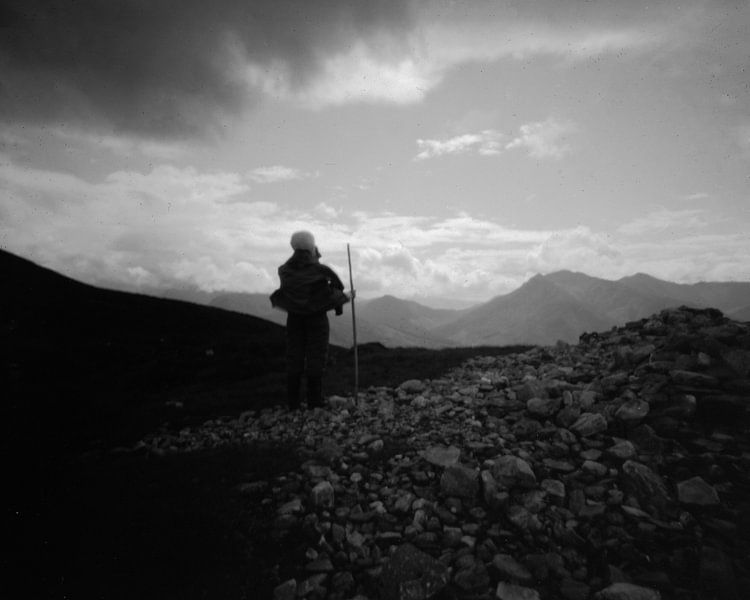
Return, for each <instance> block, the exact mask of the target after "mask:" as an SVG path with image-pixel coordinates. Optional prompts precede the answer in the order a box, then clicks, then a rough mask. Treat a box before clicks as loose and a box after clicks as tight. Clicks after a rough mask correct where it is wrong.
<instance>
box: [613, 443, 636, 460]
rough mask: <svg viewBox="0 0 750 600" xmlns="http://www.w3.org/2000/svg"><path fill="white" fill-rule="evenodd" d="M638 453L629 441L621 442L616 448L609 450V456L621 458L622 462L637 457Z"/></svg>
mask: <svg viewBox="0 0 750 600" xmlns="http://www.w3.org/2000/svg"><path fill="white" fill-rule="evenodd" d="M636 453H637V451H636V449H635V446H634V445H633V443H632V442H630V441H628V440H621V441H619V442H617V443H616V444H615V445H614V446H610V447H609V448H607V454H609V455H610V456H614V457H615V458H619V459H621V460H628V459H630V458H633V457H634V456H635V455H636Z"/></svg>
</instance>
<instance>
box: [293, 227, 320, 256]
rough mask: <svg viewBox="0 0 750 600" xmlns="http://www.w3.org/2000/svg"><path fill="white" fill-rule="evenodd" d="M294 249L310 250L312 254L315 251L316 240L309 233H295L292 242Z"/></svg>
mask: <svg viewBox="0 0 750 600" xmlns="http://www.w3.org/2000/svg"><path fill="white" fill-rule="evenodd" d="M290 243H291V244H292V248H294V249H295V250H309V251H310V252H314V251H315V238H314V237H313V234H312V233H310V232H309V231H295V232H294V233H293V234H292V239H291V240H290Z"/></svg>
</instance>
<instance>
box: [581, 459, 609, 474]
mask: <svg viewBox="0 0 750 600" xmlns="http://www.w3.org/2000/svg"><path fill="white" fill-rule="evenodd" d="M581 470H582V471H583V472H584V473H589V474H591V475H594V476H595V477H604V476H605V475H606V474H607V472H608V471H609V469H608V468H607V467H606V465H603V464H602V463H600V462H596V461H595V460H586V461H584V462H583V464H582V465H581Z"/></svg>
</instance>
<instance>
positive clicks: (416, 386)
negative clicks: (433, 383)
mask: <svg viewBox="0 0 750 600" xmlns="http://www.w3.org/2000/svg"><path fill="white" fill-rule="evenodd" d="M425 387H426V386H425V384H424V383H423V382H422V381H420V380H419V379H408V380H407V381H404V382H403V383H402V384H401V385H400V386H398V389H399V390H401V391H402V392H406V393H407V394H418V393H420V392H423V391H424V390H425Z"/></svg>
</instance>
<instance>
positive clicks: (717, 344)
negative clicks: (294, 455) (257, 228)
mask: <svg viewBox="0 0 750 600" xmlns="http://www.w3.org/2000/svg"><path fill="white" fill-rule="evenodd" d="M360 396H361V397H360V398H359V402H358V403H357V404H356V405H355V403H354V402H353V401H352V399H351V398H342V397H335V396H334V397H332V398H330V399H329V406H328V408H327V409H325V410H320V409H319V410H316V411H314V412H313V411H311V412H304V413H300V412H296V413H294V412H289V411H287V410H286V409H281V408H277V409H268V410H263V411H257V412H253V411H251V412H247V413H244V414H243V415H242V416H240V417H239V418H238V419H234V420H223V421H209V422H207V423H205V424H204V425H203V426H202V427H200V428H195V429H192V430H191V429H184V430H182V431H180V432H175V433H167V432H160V433H158V434H155V435H153V436H150V437H149V438H147V439H145V440H144V441H142V442H141V443H140V446H141V447H147V448H149V449H150V450H152V451H154V452H156V453H164V452H181V451H191V450H197V449H205V448H207V447H215V446H217V445H220V444H230V443H233V444H236V443H258V442H271V443H280V444H295V447H296V448H297V452H298V454H299V456H300V467H299V469H298V470H296V471H294V472H289V473H283V474H279V475H278V476H277V477H275V478H274V479H272V480H267V481H266V480H261V481H243V482H240V483H239V485H238V488H237V489H238V492H239V493H240V494H242V496H243V498H244V500H243V501H244V502H246V503H248V504H250V505H253V506H257V507H261V506H263V507H266V509H269V507H270V509H271V510H272V512H271V514H272V515H273V518H274V519H275V520H274V521H273V524H272V526H271V528H270V529H271V531H272V535H273V536H276V537H277V538H279V539H283V538H284V536H288V535H291V532H296V533H295V535H296V536H297V537H298V539H301V540H303V543H304V545H305V547H306V549H305V553H304V559H303V560H301V561H300V564H299V565H295V566H294V569H291V570H290V568H289V567H290V565H284V567H285V568H286V572H287V573H289V572H291V571H293V572H294V573H295V574H296V576H294V577H289V578H287V579H286V580H284V581H282V580H279V582H278V586H277V587H276V589H275V591H274V598H275V599H276V600H292V599H293V598H330V599H344V598H356V599H358V600H363V599H366V598H373V599H374V598H382V599H385V600H407V599H408V600H426V599H428V598H476V599H490V598H497V599H500V600H534V599H558V598H560V599H565V600H586V599H588V598H594V599H598V600H652V599H658V598H665V599H667V598H679V599H691V600H699V599H701V600H703V599H720V600H726V599H736V600H739V599H741V598H750V426H749V423H750V419H749V418H748V417H749V414H750V413H749V410H750V323H744V324H742V323H736V322H732V321H730V320H728V319H726V318H725V317H724V316H723V315H722V314H721V313H720V312H719V311H717V310H713V309H705V310H697V309H689V308H685V307H682V308H680V309H670V310H665V311H662V312H661V313H659V314H658V315H654V316H653V317H651V318H648V319H643V320H640V321H637V322H632V323H628V324H627V325H625V326H624V327H620V328H615V329H612V330H611V331H609V332H606V333H598V334H584V335H582V336H581V338H580V341H579V344H577V345H568V344H564V343H558V344H557V345H556V346H553V347H545V348H534V349H532V350H530V351H528V352H525V353H523V354H515V355H510V356H497V357H492V356H488V357H482V358H474V359H471V360H469V361H467V362H466V363H465V364H464V365H463V366H462V367H460V368H457V369H454V370H453V371H451V372H449V373H447V374H446V375H445V376H444V377H442V378H440V379H433V380H425V381H421V380H410V381H405V382H404V383H403V384H402V385H400V386H399V387H398V388H395V389H393V388H386V387H377V388H370V389H369V390H367V392H365V393H362V394H361V395H360Z"/></svg>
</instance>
